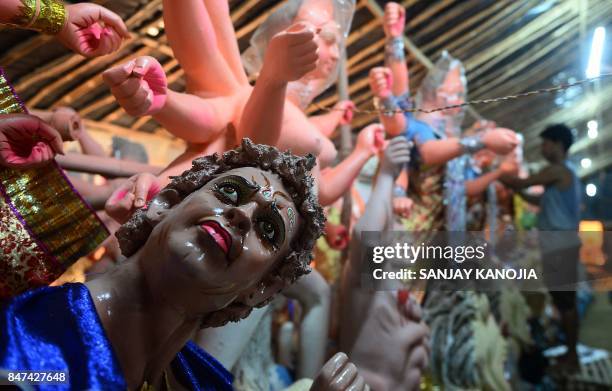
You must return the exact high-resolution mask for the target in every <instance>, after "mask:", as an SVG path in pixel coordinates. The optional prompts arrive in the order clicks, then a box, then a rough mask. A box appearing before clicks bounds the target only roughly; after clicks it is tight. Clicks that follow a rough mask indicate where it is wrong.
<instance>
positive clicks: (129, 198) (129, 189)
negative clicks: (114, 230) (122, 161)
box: [104, 173, 161, 224]
mask: <svg viewBox="0 0 612 391" xmlns="http://www.w3.org/2000/svg"><path fill="white" fill-rule="evenodd" d="M160 190H161V186H160V184H159V181H158V180H157V177H155V176H154V175H153V174H148V173H143V174H138V175H134V176H133V177H131V178H129V179H128V180H126V181H125V182H123V183H122V184H121V185H119V186H118V187H117V189H116V190H115V191H114V192H113V194H111V196H110V198H109V199H108V201H106V205H105V206H104V209H105V211H106V213H107V214H108V215H109V216H110V217H112V218H113V219H115V220H116V221H117V222H119V223H120V224H123V223H125V222H126V221H128V219H129V218H130V216H131V215H132V214H133V213H134V211H135V210H136V209H139V208H142V207H143V206H145V204H146V202H147V201H148V200H150V199H151V198H153V197H154V196H155V194H157V193H158V192H159V191H160Z"/></svg>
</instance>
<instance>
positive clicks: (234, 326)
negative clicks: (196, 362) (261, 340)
mask: <svg viewBox="0 0 612 391" xmlns="http://www.w3.org/2000/svg"><path fill="white" fill-rule="evenodd" d="M269 310H270V309H269V308H268V307H264V308H254V309H253V312H251V314H250V315H249V316H248V317H246V318H245V319H242V320H241V321H239V322H237V323H228V324H226V325H225V326H222V327H208V328H205V329H202V330H200V331H199V332H198V333H197V335H196V337H195V342H196V343H197V344H198V345H199V346H201V347H202V348H203V349H204V350H206V352H207V353H208V354H210V355H212V356H213V357H214V358H215V359H216V360H218V361H219V362H220V363H221V364H223V366H224V367H225V368H227V369H228V370H231V369H232V368H233V367H234V365H236V363H237V362H238V360H239V359H240V356H242V354H243V353H244V350H245V348H246V347H247V345H248V344H249V342H250V341H251V338H252V337H253V334H254V333H255V330H256V329H257V326H259V323H260V321H261V319H262V318H263V316H264V315H265V314H266V312H268V311H269Z"/></svg>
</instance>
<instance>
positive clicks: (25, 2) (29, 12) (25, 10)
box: [10, 0, 37, 28]
mask: <svg viewBox="0 0 612 391" xmlns="http://www.w3.org/2000/svg"><path fill="white" fill-rule="evenodd" d="M20 1H21V5H20V6H19V13H18V14H17V15H15V16H13V18H11V22H10V24H11V25H12V26H16V27H23V28H29V27H30V25H31V24H32V23H33V22H34V20H35V19H36V16H37V15H36V14H37V12H36V8H37V7H36V3H37V0H20Z"/></svg>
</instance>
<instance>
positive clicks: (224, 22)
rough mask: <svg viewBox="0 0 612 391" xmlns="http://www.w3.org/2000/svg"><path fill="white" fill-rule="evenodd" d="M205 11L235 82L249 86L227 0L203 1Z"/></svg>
mask: <svg viewBox="0 0 612 391" xmlns="http://www.w3.org/2000/svg"><path fill="white" fill-rule="evenodd" d="M204 3H205V4H206V9H207V10H208V14H209V15H210V19H211V20H212V24H213V28H214V29H215V35H216V36H217V46H218V47H219V50H221V54H223V57H224V58H225V61H226V62H227V65H228V66H229V67H230V69H231V70H232V72H233V74H234V77H235V78H236V81H238V83H239V84H241V85H247V84H249V79H248V78H247V75H246V73H245V71H244V67H243V66H242V60H241V59H240V48H238V39H237V37H236V32H235V31H234V24H233V23H232V18H231V15H230V9H229V1H227V0H204Z"/></svg>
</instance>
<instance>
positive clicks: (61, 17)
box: [22, 0, 67, 35]
mask: <svg viewBox="0 0 612 391" xmlns="http://www.w3.org/2000/svg"><path fill="white" fill-rule="evenodd" d="M22 1H24V0H22ZM28 1H31V0H28ZM66 19H67V13H66V7H64V3H62V2H61V1H58V0H40V12H39V13H38V18H36V19H35V20H34V21H33V22H32V23H31V25H30V26H29V28H31V29H32V30H36V31H40V32H41V33H43V34H51V35H55V34H58V33H59V32H60V31H62V29H63V28H64V24H65V23H66Z"/></svg>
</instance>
